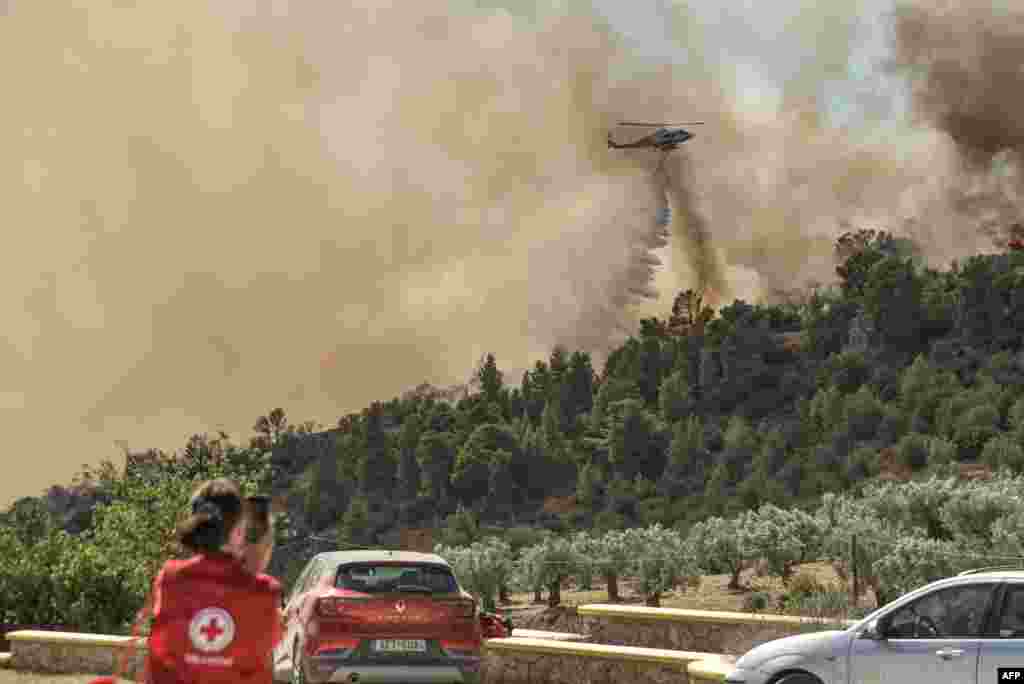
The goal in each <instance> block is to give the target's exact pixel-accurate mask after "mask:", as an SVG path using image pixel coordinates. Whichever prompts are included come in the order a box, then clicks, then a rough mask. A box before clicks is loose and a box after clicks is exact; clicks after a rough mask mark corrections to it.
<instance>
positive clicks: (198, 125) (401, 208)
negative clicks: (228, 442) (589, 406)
mask: <svg viewBox="0 0 1024 684" xmlns="http://www.w3.org/2000/svg"><path fill="white" fill-rule="evenodd" d="M506 4H507V7H506V8H503V7H499V6H497V4H496V3H491V4H490V5H491V6H487V7H484V6H482V5H481V4H478V3H471V2H468V1H462V2H439V1H435V0H423V1H421V2H416V3H410V2H394V3H387V2H369V1H366V2H356V3H327V2H322V3H298V2H292V3H289V2H282V1H270V0H263V1H262V2H257V1H255V0H244V1H243V0H234V1H233V2H219V3H211V2H208V1H207V0H176V1H175V2H160V1H157V0H137V1H135V2H132V1H131V0H120V1H117V2H114V1H112V0H88V1H85V0H82V1H79V2H74V1H72V0H5V2H0V83H2V84H3V92H2V107H0V150H2V151H3V154H2V156H0V197H2V202H0V225H2V226H3V228H4V230H5V236H6V240H5V246H4V249H3V251H2V260H3V262H2V263H3V265H2V268H0V285H2V286H0V313H2V314H3V323H4V328H3V329H4V335H3V338H2V339H0V415H2V416H3V418H4V422H5V425H6V426H7V435H8V438H7V439H6V444H5V452H4V459H5V464H6V465H7V466H8V467H7V472H8V473H9V476H8V477H6V478H5V480H4V484H3V485H2V489H0V505H6V504H7V503H10V502H11V501H13V500H14V499H15V498H17V497H18V496H24V495H35V494H38V493H39V492H40V491H41V490H42V489H43V488H45V487H46V486H48V485H50V484H53V483H67V482H68V481H69V480H70V479H71V477H72V475H73V474H74V473H75V472H76V471H77V469H78V466H79V464H82V463H97V462H98V461H99V460H101V459H104V458H111V459H113V460H115V462H119V461H120V452H119V451H118V449H117V448H116V447H115V443H116V442H123V443H127V444H129V445H131V446H132V447H134V448H146V447H151V446H152V447H159V448H164V449H175V448H178V447H180V446H181V445H182V444H184V441H185V439H186V438H187V437H188V435H190V434H192V433H196V432H205V431H212V430H216V429H218V428H223V429H225V430H226V431H228V432H230V433H233V434H235V435H236V436H238V438H239V439H243V438H245V437H247V436H248V434H249V429H250V426H251V425H252V424H253V422H254V421H255V418H256V417H257V416H258V415H260V414H262V413H264V412H266V411H267V410H268V409H270V408H272V407H275V406H282V407H283V408H285V410H286V411H287V413H288V415H289V416H290V417H291V418H292V419H293V420H294V421H302V420H306V419H313V420H318V421H320V422H322V423H324V424H332V423H334V422H335V421H336V420H337V418H338V417H339V416H340V415H342V414H344V413H347V412H350V411H354V410H358V409H360V408H361V407H363V406H365V405H367V404H368V403H369V402H371V401H373V400H376V399H387V398H389V397H392V396H395V395H397V394H399V393H401V392H402V391H404V390H406V389H408V388H409V387H411V386H414V385H417V384H419V383H420V382H424V381H427V382H431V383H434V384H438V385H446V384H449V383H452V382H458V381H462V380H464V379H465V378H466V376H467V374H468V372H469V371H470V369H471V368H472V366H473V364H474V363H475V361H476V360H477V359H478V358H479V357H480V355H481V354H483V353H485V352H488V351H490V352H494V353H495V354H496V356H497V358H498V361H499V364H500V366H501V367H502V368H503V369H504V370H505V371H506V377H507V378H508V380H510V381H512V382H518V379H519V375H520V373H521V369H523V368H526V367H528V366H530V365H532V363H533V362H534V361H535V360H537V359H538V358H540V357H543V356H546V355H547V353H548V352H549V350H550V348H551V347H552V346H553V345H554V344H556V343H561V344H565V345H567V346H568V347H570V348H574V349H575V348H582V349H586V350H589V351H591V352H593V353H594V354H595V355H596V356H597V358H598V359H600V358H601V355H602V353H603V352H604V351H606V350H607V349H608V348H609V347H610V346H612V345H614V344H616V343H618V342H620V341H621V340H622V339H623V337H624V336H625V335H627V334H629V332H630V331H631V330H633V329H635V325H636V321H637V318H638V317H639V316H641V315H649V314H652V313H658V314H662V315H663V314H664V313H665V312H666V311H667V310H668V308H669V307H670V304H671V300H672V297H673V295H674V294H675V292H676V291H678V290H679V289H682V288H685V287H690V286H693V287H707V288H710V289H711V290H713V291H714V293H715V295H716V296H717V298H718V302H719V303H725V302H728V301H731V300H732V299H733V298H735V297H739V298H745V299H747V300H759V299H763V298H767V297H770V296H773V293H776V292H777V291H780V290H792V289H799V288H801V287H803V286H804V285H805V284H806V282H807V281H809V280H818V281H824V282H827V281H829V280H830V279H831V278H832V274H833V267H834V264H833V262H832V244H833V241H834V239H835V237H836V236H837V234H838V233H839V232H840V230H841V229H842V228H841V226H843V225H848V224H855V225H858V224H859V225H864V226H866V227H881V228H888V229H890V230H894V231H895V232H904V233H905V232H908V231H909V232H910V233H911V234H912V235H913V236H914V237H916V238H918V239H919V240H920V241H921V244H922V249H923V250H924V251H925V253H926V255H927V256H928V257H929V259H931V260H932V261H933V262H935V263H937V264H940V265H945V264H947V263H948V261H949V260H950V259H951V258H954V257H958V256H963V255H965V254H969V253H973V252H976V251H978V250H980V249H987V248H990V245H991V241H990V239H989V237H988V236H987V234H985V233H984V231H985V230H987V231H989V232H991V231H992V226H993V225H995V224H994V223H993V221H994V220H995V219H993V218H992V212H997V213H999V212H1001V213H1000V214H999V217H1000V220H1001V218H1005V217H1007V216H1009V215H1010V214H1013V213H1014V212H1015V210H1016V207H1017V206H1018V200H1017V195H1016V191H1017V189H1018V188H1019V186H1018V185H1016V184H1015V183H1016V180H1015V179H1016V176H1015V175H1014V173H1015V170H1016V168H1017V166H1016V164H1017V160H1018V156H1017V154H1018V151H1019V142H1020V140H1021V139H1022V138H1024V136H1022V134H1021V130H1020V128H1019V126H1020V124H1019V123H1018V122H1019V120H1020V119H1019V117H1017V116H1016V111H1017V110H1016V109H1015V105H1016V102H1015V101H1014V99H1013V98H1016V97H1019V93H1021V92H1024V90H1022V89H1021V88H1020V85H1021V75H1020V72H1019V70H1015V69H1016V66H1015V67H1014V70H1009V69H1008V67H1007V69H1005V70H1003V69H1002V67H1004V66H1007V65H1009V64H1011V63H1013V60H1014V59H1016V62H1015V64H1016V65H1019V64H1020V63H1021V58H1020V56H1019V55H1020V51H1021V50H1022V48H1021V47H1020V46H1021V45H1024V42H1022V41H1021V40H1020V37H1021V36H1020V33H1021V31H1020V26H1021V21H1022V18H1024V13H1022V11H1021V10H1014V14H1013V15H1012V16H1011V15H1010V14H1009V10H998V9H994V7H995V6H994V5H991V4H989V5H987V6H986V9H984V10H982V9H979V8H972V7H971V6H969V5H967V6H966V8H962V9H957V10H955V11H954V10H949V11H940V10H937V9H932V8H931V5H924V4H915V5H911V6H908V7H905V8H900V9H899V11H897V12H895V13H893V12H892V10H893V8H892V7H889V6H888V5H887V3H885V2H882V1H878V2H873V3H863V4H862V5H861V6H860V8H859V9H857V8H855V7H853V5H854V3H848V2H840V1H837V2H833V3H821V2H811V1H808V2H798V1H797V0H788V1H787V2H781V3H778V4H776V3H766V4H765V5H764V7H763V8H762V9H756V8H752V7H753V6H752V5H751V7H748V8H745V9H736V10H728V9H727V8H724V6H723V4H722V3H720V2H718V1H717V0H707V2H699V3H698V2H694V3H691V4H689V5H688V4H686V3H672V2H669V1H668V0H660V1H657V0H651V1H649V2H647V3H615V2H612V1H611V0H607V2H604V1H602V2H596V0H595V3H593V4H591V3H587V2H571V1H569V2H562V3H544V2H539V1H538V2H537V3H536V6H534V5H533V4H532V3H528V2H508V3H506ZM769 5H770V7H769ZM634 7H635V10H627V9H626V8H634ZM979 7H980V5H979ZM1007 7H1008V5H1007ZM1007 17H1009V18H1010V19H1011V20H1008V19H1007ZM973 19H980V20H981V21H972V20H973ZM978 32H981V33H978ZM890 39H892V41H894V42H893V45H895V49H890V47H889V45H890V43H889V41H890ZM865 46H868V47H865ZM990 51H995V52H998V55H994V54H989V53H990ZM887 60H888V61H887ZM908 73H912V74H913V75H914V77H915V79H918V81H915V82H920V83H919V85H918V86H916V87H915V90H913V91H910V90H907V89H906V88H904V89H903V91H900V90H899V88H897V91H899V92H897V93H896V94H884V93H881V91H880V87H881V86H880V84H882V83H883V82H885V83H889V84H892V83H897V84H899V83H903V82H904V81H901V80H900V79H905V76H906V74H908ZM921 79H923V82H921V81H920V80H921ZM921 83H923V84H921ZM876 85H877V86H878V87H876ZM994 86H998V87H994ZM901 92H902V94H903V95H908V99H907V102H909V103H910V105H911V106H910V107H909V108H908V109H909V111H912V112H916V113H917V114H919V115H920V116H918V117H917V118H906V117H903V116H901V115H900V114H899V113H898V112H895V110H894V109H893V108H892V107H890V106H889V105H890V104H891V102H893V101H897V100H899V96H900V93H901ZM968 94H971V95H968ZM837 102H838V103H839V104H837ZM972 107H976V108H980V109H979V110H978V111H975V110H973V109H971V108H972ZM851 111H852V112H853V113H852V114H850V112H851ZM843 112H846V114H845V116H846V118H845V119H843V118H842V116H840V115H842V114H843ZM620 119H637V120H643V119H653V120H668V121H678V120H692V119H698V120H704V121H706V122H707V124H706V125H705V126H703V127H700V128H696V129H694V130H695V132H696V133H697V137H696V138H695V139H694V140H693V141H691V142H689V143H687V145H686V146H685V147H684V148H683V149H682V150H681V151H680V152H679V153H677V154H676V155H675V156H673V157H672V158H670V159H669V160H668V163H667V165H666V171H667V176H664V177H662V176H656V175H655V174H653V172H652V170H653V169H654V168H655V165H656V163H657V158H656V156H655V155H648V154H643V153H636V152H620V151H612V150H608V149H607V147H606V145H605V142H604V141H605V137H606V135H607V132H608V130H609V128H610V127H611V126H612V125H613V124H614V122H616V121H617V120H620ZM837 121H838V123H837ZM995 122H998V124H999V125H994V123H995ZM1000 126H1001V127H1000ZM972 127H973V128H972ZM968 130H975V131H977V130H983V131H990V130H995V131H997V133H981V134H978V133H969V132H966V131H968ZM637 132H641V131H630V130H622V129H619V130H617V131H616V132H615V135H616V136H617V138H618V139H620V140H624V139H628V138H629V136H630V135H632V134H633V133H637ZM979 135H980V137H979ZM1004 148H1006V149H1008V150H1009V151H1008V152H1004V151H1003V150H1004ZM979 151H982V152H985V154H982V155H979V154H977V152H979ZM993 160H995V161H993ZM968 162H969V163H968ZM666 179H667V180H666ZM666 202H667V203H668V205H670V206H671V207H672V221H671V224H670V225H669V226H667V227H665V226H661V225H659V222H658V220H657V218H658V215H659V209H660V208H662V207H663V206H664V205H665V204H666ZM997 223H998V222H997ZM982 224H984V225H982Z"/></svg>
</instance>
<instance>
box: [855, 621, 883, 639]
mask: <svg viewBox="0 0 1024 684" xmlns="http://www.w3.org/2000/svg"><path fill="white" fill-rule="evenodd" d="M860 638H861V639H871V640H872V641H884V640H885V623H884V622H882V621H880V620H872V621H871V622H869V623H868V624H867V625H865V627H864V629H862V630H861V632H860Z"/></svg>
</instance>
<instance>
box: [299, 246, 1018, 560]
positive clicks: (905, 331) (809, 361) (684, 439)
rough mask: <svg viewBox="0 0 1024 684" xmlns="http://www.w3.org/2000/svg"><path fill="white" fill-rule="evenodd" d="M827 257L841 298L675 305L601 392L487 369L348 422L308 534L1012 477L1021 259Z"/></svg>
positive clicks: (621, 360)
mask: <svg viewBox="0 0 1024 684" xmlns="http://www.w3.org/2000/svg"><path fill="white" fill-rule="evenodd" d="M836 249H837V253H838V254H839V255H840V257H841V259H842V261H841V265H840V266H839V267H838V268H837V271H838V275H839V283H838V286H837V287H835V288H832V289H826V290H819V291H817V292H815V293H814V294H813V295H811V296H810V297H808V298H806V301H803V302H799V303H793V304H790V305H779V306H759V305H750V304H747V303H744V302H739V301H737V302H734V303H733V304H731V305H729V306H726V307H724V308H722V309H721V310H720V311H718V312H717V313H715V312H712V311H711V310H710V309H708V308H707V307H704V306H702V305H701V302H700V299H699V297H698V296H696V295H695V294H694V293H693V292H685V293H682V294H680V296H679V297H678V298H677V299H676V302H675V306H674V307H673V310H672V312H671V313H670V314H669V315H668V316H666V317H665V318H663V319H658V318H654V319H649V320H645V321H643V322H642V324H641V327H640V330H639V331H638V334H637V335H636V336H635V337H633V338H631V339H630V340H628V341H627V342H626V343H625V344H624V345H622V346H621V347H619V348H618V349H616V350H615V351H614V352H613V353H612V354H611V355H610V356H609V358H608V360H607V363H606V364H605V366H604V368H603V369H601V371H600V373H597V372H595V369H594V368H593V364H592V361H591V358H590V356H589V355H588V354H586V353H585V352H582V351H569V350H564V349H555V350H554V352H553V353H552V354H551V356H550V358H549V359H548V360H546V361H538V362H537V363H536V365H535V367H534V368H533V369H532V370H530V371H528V372H527V373H525V374H524V376H523V377H522V378H517V379H511V378H506V377H504V376H503V374H502V372H501V370H500V365H499V360H496V359H495V358H494V357H493V356H488V357H487V359H486V363H484V364H483V365H482V367H481V368H480V370H479V373H478V380H479V391H478V392H475V393H473V394H471V395H470V396H467V397H465V398H462V399H460V400H458V401H456V402H449V401H444V400H442V399H439V398H436V397H433V396H431V394H430V392H429V391H421V392H418V393H416V392H414V393H410V394H409V395H408V396H405V397H402V398H396V399H393V400H391V401H389V402H382V403H375V404H373V405H372V406H370V407H369V408H367V409H366V410H365V411H363V412H362V413H361V414H358V415H350V416H346V417H345V418H343V419H342V420H341V421H340V423H339V429H338V430H337V433H336V439H335V442H336V449H335V451H334V453H332V454H330V456H329V457H328V458H321V459H318V460H317V461H316V462H315V463H314V464H312V465H311V466H310V470H309V472H307V473H306V475H305V476H304V477H303V478H300V479H299V480H298V481H297V482H296V485H295V486H297V487H300V488H304V491H305V499H304V500H305V502H306V503H307V505H306V512H307V514H308V516H309V521H310V523H311V524H312V526H313V527H314V528H323V527H328V526H331V525H333V524H335V523H336V522H337V520H338V517H339V516H343V515H345V513H346V510H348V511H349V512H350V517H361V516H364V515H365V512H366V511H367V510H368V509H370V510H371V518H372V519H373V520H374V521H375V522H376V523H377V525H376V526H375V527H374V529H371V530H366V532H365V533H362V532H360V534H359V535H358V538H355V539H352V541H354V542H357V543H373V542H375V541H377V540H376V539H375V538H374V537H373V534H374V533H375V532H382V531H383V530H384V529H386V528H387V527H388V526H390V525H391V524H393V523H394V522H398V523H401V524H406V525H416V524H429V523H430V522H431V521H433V520H435V519H436V516H444V515H446V514H450V513H451V512H453V511H454V510H455V508H456V506H459V505H461V506H465V507H467V508H472V509H474V510H475V511H476V512H477V513H478V514H479V515H480V516H481V517H482V519H484V520H487V519H491V520H495V521H498V520H509V521H510V520H512V519H513V518H514V517H515V519H516V520H518V521H519V522H523V521H532V520H535V519H536V512H537V510H538V508H539V504H540V502H541V501H542V500H543V499H544V497H547V496H552V495H566V494H574V495H575V498H576V503H577V506H576V508H575V509H574V510H573V511H572V512H570V513H568V514H565V515H563V516H561V518H557V517H556V516H551V515H548V516H541V519H542V522H544V523H545V524H546V525H547V526H549V527H553V528H557V527H574V528H580V527H591V526H596V527H597V528H600V529H611V528H616V527H622V526H628V525H637V524H650V523H655V522H659V523H663V524H665V525H673V524H676V523H684V524H685V523H689V522H693V521H696V520H699V519H701V518H703V517H706V516H707V515H711V514H726V513H734V512H737V511H740V510H743V509H747V508H752V507H756V506H758V505H760V504H762V503H766V502H782V501H786V502H793V501H797V502H800V501H803V502H811V501H813V500H815V499H816V498H817V497H819V496H820V495H821V494H822V493H824V492H829V491H841V490H845V489H849V488H852V487H857V486H858V485H859V484H860V483H862V482H864V481H865V480H866V479H868V478H871V477H872V476H874V475H877V474H878V473H879V471H880V469H881V468H882V467H883V466H884V467H886V468H887V469H888V470H889V471H892V472H893V473H896V474H899V473H900V472H901V471H902V472H903V473H905V474H909V473H912V472H914V471H919V470H921V469H924V468H927V467H928V466H934V465H938V464H941V463H949V462H976V461H981V462H984V463H987V464H989V465H992V466H1000V465H1010V466H1012V467H1014V468H1016V467H1018V465H1019V464H1020V463H1021V437H1022V436H1024V435H1022V433H1021V432H1020V431H1019V426H1020V424H1021V420H1020V418H1021V416H1022V414H1024V402H1021V401H1020V398H1021V396H1022V394H1024V357H1022V356H1021V355H1020V351H1021V349H1020V347H1021V341H1022V335H1024V306H1022V304H1024V289H1022V288H1021V287H1020V285H1021V283H1022V279H1024V252H1020V251H1019V250H1015V249H1010V250H1008V251H1007V252H1006V253H1003V254H997V255H988V256H976V257H972V258H970V259H968V260H967V261H966V262H965V263H963V264H953V265H952V267H951V268H950V269H948V270H944V271H939V270H931V269H927V268H923V267H921V266H920V265H919V262H918V260H917V259H916V258H915V254H914V250H913V245H911V244H909V243H907V242H905V241H901V240H898V239H895V238H893V237H892V236H891V235H888V234H885V233H874V232H872V231H861V232H859V233H856V234H847V235H844V236H843V237H842V238H840V240H839V241H838V242H837V245H836ZM342 492H343V493H344V495H343V496H339V493H342ZM350 527H351V526H350ZM359 527H360V528H361V526H359Z"/></svg>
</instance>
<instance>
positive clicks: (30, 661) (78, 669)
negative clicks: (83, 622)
mask: <svg viewBox="0 0 1024 684" xmlns="http://www.w3.org/2000/svg"><path fill="white" fill-rule="evenodd" d="M12 646H13V649H12V651H11V655H12V657H11V662H10V667H12V668H13V669H15V670H20V671H27V672H41V673H46V674H90V675H110V674H113V673H114V668H115V667H116V668H117V669H118V673H117V674H118V675H120V676H121V677H125V678H130V679H131V678H134V677H135V675H136V674H137V673H138V672H141V668H142V665H143V661H144V659H145V652H144V651H143V650H141V649H140V650H136V649H134V648H129V651H128V652H127V653H125V655H127V657H125V658H124V663H123V664H122V653H123V652H124V650H123V649H124V647H117V646H106V647H103V646H96V645H93V644H70V643H53V642H42V641H38V642H31V641H17V642H14V643H13V644H12Z"/></svg>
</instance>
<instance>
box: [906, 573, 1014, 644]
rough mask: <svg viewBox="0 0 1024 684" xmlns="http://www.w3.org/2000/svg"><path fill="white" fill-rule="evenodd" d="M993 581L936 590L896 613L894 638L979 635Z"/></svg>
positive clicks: (990, 595)
mask: <svg viewBox="0 0 1024 684" xmlns="http://www.w3.org/2000/svg"><path fill="white" fill-rule="evenodd" d="M994 586H995V585H992V584H967V585H960V586H955V587H948V588H946V589H940V590H938V591H933V592H931V593H930V594H928V595H926V596H923V597H921V598H919V599H918V600H916V601H914V602H913V603H910V604H908V605H906V606H903V607H902V608H900V609H899V610H897V611H896V612H895V613H893V615H892V619H891V620H890V621H889V625H888V629H886V636H887V637H888V638H890V639H950V638H978V637H980V636H981V633H982V630H983V629H984V627H985V626H984V624H983V623H984V620H985V615H986V611H987V609H988V604H989V600H990V599H991V597H992V590H993V588H994Z"/></svg>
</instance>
